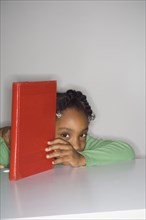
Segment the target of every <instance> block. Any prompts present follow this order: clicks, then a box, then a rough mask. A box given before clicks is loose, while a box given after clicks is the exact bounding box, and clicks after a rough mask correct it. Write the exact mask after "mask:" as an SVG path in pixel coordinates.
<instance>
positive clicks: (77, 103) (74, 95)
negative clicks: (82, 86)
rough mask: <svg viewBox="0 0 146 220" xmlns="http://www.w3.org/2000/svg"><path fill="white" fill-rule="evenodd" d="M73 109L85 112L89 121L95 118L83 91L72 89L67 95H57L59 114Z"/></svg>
mask: <svg viewBox="0 0 146 220" xmlns="http://www.w3.org/2000/svg"><path fill="white" fill-rule="evenodd" d="M71 107H73V108H76V109H78V110H81V111H83V112H84V113H85V114H86V116H87V117H88V120H89V121H91V120H93V119H94V118H95V115H94V114H93V111H92V109H91V106H90V105H89V103H88V101H87V98H86V96H85V95H83V94H82V92H81V91H75V90H71V89H70V90H67V91H66V92H65V93H57V112H62V111H64V110H66V109H67V108H71Z"/></svg>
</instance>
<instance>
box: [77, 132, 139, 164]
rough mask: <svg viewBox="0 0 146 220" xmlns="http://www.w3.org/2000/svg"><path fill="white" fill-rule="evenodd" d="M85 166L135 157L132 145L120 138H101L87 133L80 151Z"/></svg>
mask: <svg viewBox="0 0 146 220" xmlns="http://www.w3.org/2000/svg"><path fill="white" fill-rule="evenodd" d="M80 153H81V154H82V155H83V156H84V157H85V159H86V166H95V165H106V164H112V163H117V162H120V161H127V160H133V159H135V153H134V150H133V149H132V147H131V146H130V145H129V144H128V143H125V142H123V141H120V140H102V139H97V138H93V137H91V136H89V135H87V139H86V146H85V149H84V151H83V152H80Z"/></svg>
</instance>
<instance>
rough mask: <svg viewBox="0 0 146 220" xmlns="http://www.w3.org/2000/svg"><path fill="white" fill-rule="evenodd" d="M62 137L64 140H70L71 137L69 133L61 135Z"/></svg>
mask: <svg viewBox="0 0 146 220" xmlns="http://www.w3.org/2000/svg"><path fill="white" fill-rule="evenodd" d="M61 137H63V138H69V137H70V136H69V134H67V133H63V134H61Z"/></svg>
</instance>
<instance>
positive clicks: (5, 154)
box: [0, 137, 10, 167]
mask: <svg viewBox="0 0 146 220" xmlns="http://www.w3.org/2000/svg"><path fill="white" fill-rule="evenodd" d="M9 159H10V150H9V148H8V146H7V145H6V143H5V142H4V139H3V138H2V137H0V164H1V165H4V166H5V167H8V166H9Z"/></svg>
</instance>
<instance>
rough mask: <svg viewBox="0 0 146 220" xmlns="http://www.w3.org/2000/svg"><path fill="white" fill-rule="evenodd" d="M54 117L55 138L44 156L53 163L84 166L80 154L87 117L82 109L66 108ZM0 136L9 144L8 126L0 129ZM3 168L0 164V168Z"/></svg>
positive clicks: (83, 142) (84, 140) (84, 139)
mask: <svg viewBox="0 0 146 220" xmlns="http://www.w3.org/2000/svg"><path fill="white" fill-rule="evenodd" d="M61 115H62V116H61V118H58V119H56V131H55V140H53V141H49V142H48V147H47V148H46V149H45V151H46V152H47V154H46V158H47V159H49V158H54V161H53V164H59V163H62V164H64V165H70V166H72V167H79V166H85V165H86V160H85V158H84V157H83V156H82V155H81V154H80V152H81V151H83V150H84V148H85V144H86V136H87V132H88V125H89V122H88V118H87V116H86V115H85V113H84V112H83V111H79V110H77V109H75V108H68V109H66V110H64V111H63V112H62V113H61ZM0 136H1V137H3V138H4V140H5V142H6V144H7V145H8V146H9V145H10V127H5V128H2V129H0ZM1 168H4V166H3V165H2V164H0V169H1Z"/></svg>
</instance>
